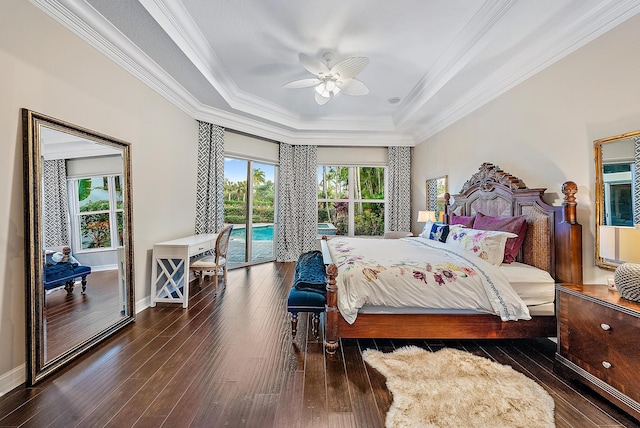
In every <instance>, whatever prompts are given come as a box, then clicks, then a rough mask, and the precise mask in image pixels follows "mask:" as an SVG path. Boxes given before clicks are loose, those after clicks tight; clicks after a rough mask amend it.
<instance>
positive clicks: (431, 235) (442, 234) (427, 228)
mask: <svg viewBox="0 0 640 428" xmlns="http://www.w3.org/2000/svg"><path fill="white" fill-rule="evenodd" d="M450 229H451V228H450V227H449V225H448V224H439V223H431V222H430V221H428V222H427V223H426V224H425V225H424V229H422V233H421V234H420V236H421V237H422V238H427V239H431V240H432V241H440V242H447V236H448V235H449V230H450Z"/></svg>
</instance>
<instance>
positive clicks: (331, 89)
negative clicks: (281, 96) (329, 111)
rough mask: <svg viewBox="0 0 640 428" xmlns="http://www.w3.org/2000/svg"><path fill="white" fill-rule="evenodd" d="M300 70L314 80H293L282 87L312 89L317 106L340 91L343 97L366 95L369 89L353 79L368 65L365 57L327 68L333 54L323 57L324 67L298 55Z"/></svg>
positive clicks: (311, 59) (352, 58)
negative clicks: (304, 71) (313, 76)
mask: <svg viewBox="0 0 640 428" xmlns="http://www.w3.org/2000/svg"><path fill="white" fill-rule="evenodd" d="M298 57H299V59H300V63H301V64H302V68H304V69H305V70H307V71H308V72H309V73H311V74H313V75H315V76H316V77H315V78H306V79H300V80H294V81H293V82H289V83H286V84H284V85H283V87H285V88H291V89H298V88H308V87H313V89H314V91H315V100H316V103H318V104H319V105H324V104H326V103H327V102H328V101H329V100H331V99H332V98H333V97H334V96H336V95H338V93H339V92H341V91H342V93H343V94H345V95H356V96H357V95H367V94H368V93H369V88H367V86H366V85H365V84H364V83H362V82H361V81H359V80H357V79H355V78H354V77H355V76H356V75H357V74H358V73H360V72H361V71H362V70H364V68H365V67H366V66H367V64H369V59H368V58H365V57H350V58H347V59H345V60H342V61H340V62H339V63H338V64H335V65H334V66H333V67H329V65H330V62H331V60H332V59H333V54H331V53H330V52H327V53H325V54H324V55H323V58H324V60H325V61H326V65H325V64H324V63H323V62H322V61H320V60H318V59H316V58H313V57H310V56H309V55H307V54H303V53H300V54H299V55H298Z"/></svg>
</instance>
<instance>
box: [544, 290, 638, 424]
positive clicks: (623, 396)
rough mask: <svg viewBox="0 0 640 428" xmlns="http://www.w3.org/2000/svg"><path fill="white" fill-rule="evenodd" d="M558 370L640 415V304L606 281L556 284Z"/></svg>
mask: <svg viewBox="0 0 640 428" xmlns="http://www.w3.org/2000/svg"><path fill="white" fill-rule="evenodd" d="M556 315H557V319H558V351H557V353H556V364H555V368H556V371H557V372H558V373H559V374H561V375H562V376H565V377H569V378H572V379H576V380H579V381H581V382H583V383H584V384H586V385H587V386H589V387H590V388H592V389H593V390H594V391H596V392H598V393H599V394H601V395H602V396H604V397H605V398H607V399H608V400H610V401H611V402H612V403H614V404H615V405H617V406H618V407H620V408H621V409H623V410H625V411H626V412H628V413H630V414H631V415H632V416H634V417H635V418H637V419H640V382H639V381H638V376H640V304H638V303H636V302H632V301H630V300H626V299H623V298H622V297H620V294H618V292H617V291H612V290H609V289H607V286H606V285H586V284H585V285H577V284H561V285H556Z"/></svg>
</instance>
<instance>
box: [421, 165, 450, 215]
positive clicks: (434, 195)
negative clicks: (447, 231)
mask: <svg viewBox="0 0 640 428" xmlns="http://www.w3.org/2000/svg"><path fill="white" fill-rule="evenodd" d="M448 181H449V180H448V178H447V176H446V175H444V176H442V177H436V178H431V179H429V180H427V201H426V204H425V207H426V208H427V211H433V212H434V213H435V219H436V221H439V222H443V221H444V203H445V202H444V194H445V193H447V192H448V191H449V184H448Z"/></svg>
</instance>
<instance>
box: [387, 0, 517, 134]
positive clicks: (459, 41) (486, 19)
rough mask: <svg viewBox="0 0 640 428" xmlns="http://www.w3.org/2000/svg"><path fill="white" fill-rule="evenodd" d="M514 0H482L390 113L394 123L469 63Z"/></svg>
mask: <svg viewBox="0 0 640 428" xmlns="http://www.w3.org/2000/svg"><path fill="white" fill-rule="evenodd" d="M515 3H516V0H509V1H504V0H489V1H486V2H485V3H484V4H483V5H482V7H481V8H480V10H478V12H477V13H476V14H475V15H474V16H473V18H472V19H471V20H470V21H469V22H468V23H467V25H465V27H464V28H463V29H462V31H460V33H458V35H457V36H456V37H455V38H454V40H453V42H452V43H451V45H450V46H448V47H447V49H446V50H445V51H444V55H442V56H441V57H440V58H438V59H437V60H436V62H435V64H434V65H433V67H432V68H431V70H429V73H428V74H427V75H425V76H424V77H423V78H422V79H421V80H420V81H419V82H418V84H417V85H416V86H415V87H414V89H413V90H412V91H411V92H410V93H409V94H408V95H407V97H406V99H405V101H404V102H403V103H402V104H401V105H400V106H399V108H398V109H397V110H396V112H395V113H394V120H395V122H396V124H397V126H402V125H403V124H405V123H406V122H408V121H409V120H411V118H412V117H413V116H414V115H415V113H416V112H417V111H418V110H419V109H420V108H421V107H422V106H424V105H425V104H426V103H427V102H428V101H429V100H430V99H431V98H432V97H433V96H434V95H435V94H436V93H437V92H438V91H439V90H440V89H442V88H443V87H444V86H445V85H446V84H447V83H448V82H449V81H450V80H451V79H452V78H453V77H454V76H455V75H456V74H458V73H459V72H460V70H462V68H463V67H464V66H465V65H467V64H468V63H469V61H471V60H472V59H473V58H474V57H475V56H476V55H477V54H478V52H480V51H481V50H482V48H484V46H485V45H486V44H487V43H488V38H489V37H488V36H487V34H488V33H489V32H490V30H491V29H492V27H493V26H494V25H495V24H496V22H497V21H499V20H500V18H502V17H503V16H504V14H505V13H507V11H508V10H509V9H510V8H511V7H512V6H513V5H514V4H515Z"/></svg>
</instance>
